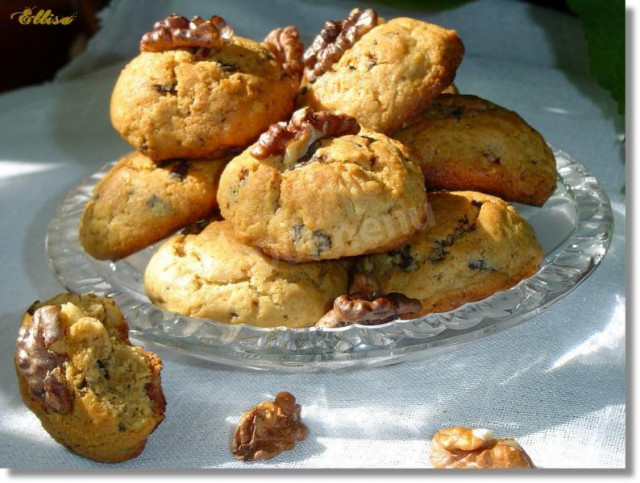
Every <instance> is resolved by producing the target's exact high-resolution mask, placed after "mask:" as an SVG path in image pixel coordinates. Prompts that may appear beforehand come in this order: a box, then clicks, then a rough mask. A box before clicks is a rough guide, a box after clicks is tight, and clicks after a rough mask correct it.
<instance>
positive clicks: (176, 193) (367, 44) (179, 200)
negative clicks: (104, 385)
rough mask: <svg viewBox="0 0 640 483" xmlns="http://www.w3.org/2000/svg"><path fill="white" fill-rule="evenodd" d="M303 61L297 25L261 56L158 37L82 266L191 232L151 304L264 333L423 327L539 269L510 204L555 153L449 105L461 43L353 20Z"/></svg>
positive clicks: (217, 25)
mask: <svg viewBox="0 0 640 483" xmlns="http://www.w3.org/2000/svg"><path fill="white" fill-rule="evenodd" d="M303 50H304V48H303V45H302V43H301V42H300V40H299V35H298V31H297V30H296V28H295V27H292V26H289V27H286V28H282V29H277V30H274V31H273V32H271V33H270V34H269V35H268V36H267V37H266V38H265V40H264V41H263V42H262V43H257V42H253V41H251V40H248V39H243V38H241V37H237V36H235V35H234V33H233V30H232V29H231V28H230V27H229V26H228V25H227V24H226V22H224V20H223V19H221V18H220V17H217V16H214V17H212V18H211V19H210V20H203V19H200V18H198V17H195V18H194V19H192V20H191V21H188V20H187V19H185V18H184V17H179V16H177V15H172V16H170V17H168V18H167V19H165V20H163V21H160V22H158V23H156V24H155V25H154V29H153V30H152V31H151V32H149V33H147V34H145V36H144V37H143V38H142V41H141V53H140V55H139V56H138V57H136V58H135V59H134V60H133V61H132V62H131V63H130V64H129V65H127V66H126V67H125V69H124V70H123V71H122V73H121V75H120V78H119V79H118V82H117V84H116V86H115V89H114V92H113V96H112V105H111V117H112V121H113V124H114V127H115V128H116V129H117V130H118V131H119V132H120V133H121V134H122V136H123V137H124V138H125V139H127V140H128V141H129V142H130V143H131V144H132V146H134V147H135V148H136V150H137V151H136V152H134V153H132V154H129V155H127V156H125V157H124V158H123V159H122V160H121V161H120V162H119V163H118V164H117V165H116V166H115V167H114V168H113V169H112V170H111V171H110V172H109V173H108V174H107V175H106V176H105V178H104V179H103V180H101V182H100V183H99V184H98V185H97V186H96V189H95V193H94V197H93V199H92V200H91V201H89V203H88V204H87V206H86V209H85V212H84V215H83V218H82V222H81V226H80V240H81V242H82V245H83V247H84V248H85V250H86V251H87V252H88V253H89V254H90V255H91V256H93V257H96V258H99V259H111V260H117V259H120V258H123V257H126V256H128V255H130V254H132V253H134V252H135V251H137V250H140V249H141V248H144V247H146V246H149V245H151V244H153V243H155V242H157V241H160V240H162V239H164V238H166V237H167V236H169V235H171V234H173V233H175V232H176V231H177V230H180V229H182V232H181V233H179V234H177V235H173V236H172V237H171V238H169V239H168V240H166V241H165V242H164V243H163V244H162V245H161V246H160V248H159V249H158V250H157V251H156V253H155V254H154V255H153V257H152V258H151V260H150V262H149V264H148V266H147V269H146V271H145V289H146V292H147V295H148V297H149V299H150V300H151V301H152V302H153V303H154V304H156V305H158V306H160V307H162V308H164V309H166V310H171V311H175V312H179V313H182V314H185V315H189V316H196V317H205V318H211V319H214V320H217V321H219V322H225V323H246V324H250V325H255V326H261V327H275V326H285V327H292V328H294V327H309V326H313V325H318V326H322V327H339V326H343V325H349V324H354V323H360V324H379V323H383V322H387V321H389V320H393V319H396V318H398V317H403V318H411V317H416V316H418V315H421V314H425V313H429V312H436V311H443V310H450V309H452V308H455V307H457V306H459V305H461V304H463V303H465V302H469V301H474V300H479V299H481V298H484V297H487V296H488V295H491V294H492V293H494V292H495V291H497V290H503V289H506V288H508V287H510V286H512V285H514V284H515V283H517V282H518V281H520V280H521V279H523V278H526V277H529V276H531V275H533V274H534V273H535V272H536V271H537V269H538V266H539V264H540V261H541V259H542V256H543V255H542V250H541V249H540V246H539V244H538V242H537V241H536V237H535V233H534V232H533V230H532V229H531V227H530V226H529V225H528V224H527V223H526V221H525V220H524V219H523V218H522V217H520V216H519V215H518V213H517V212H516V211H515V209H514V208H513V207H512V206H510V205H508V204H507V203H506V202H505V201H503V199H504V200H506V201H518V202H523V203H529V204H534V205H538V206H539V205H541V204H543V203H544V201H545V200H546V199H547V198H548V197H549V196H550V195H551V193H552V192H553V189H554V188H555V182H556V181H555V180H556V173H555V160H554V158H553V154H552V153H551V151H550V150H549V148H548V147H547V145H546V143H545V142H544V140H543V139H542V137H541V136H540V134H539V133H537V132H536V131H535V130H533V129H532V128H531V127H530V126H528V125H527V124H526V123H525V122H524V121H523V120H522V119H521V118H520V117H519V116H517V115H516V114H515V113H513V112H511V111H508V110H506V109H503V108H501V107H499V106H496V105H495V104H492V103H490V102H489V101H485V100H483V99H479V98H477V97H473V96H462V95H459V94H456V93H455V92H457V90H456V89H455V87H454V86H453V84H452V83H453V80H454V78H455V73H456V70H457V68H458V66H459V65H460V63H461V61H462V57H463V53H464V48H463V45H462V42H461V41H460V39H459V38H458V36H457V34H456V32H455V31H453V30H447V29H444V28H442V27H439V26H436V25H432V24H428V23H425V22H421V21H419V20H415V19H410V18H396V19H392V20H389V21H384V20H383V19H381V18H379V17H378V16H377V14H376V12H375V11H374V10H372V9H366V10H360V9H354V10H353V11H351V12H350V13H349V15H348V16H347V17H346V18H345V19H344V20H342V21H327V22H325V23H324V24H323V27H322V30H321V32H320V34H319V35H318V36H317V37H316V38H315V40H314V41H313V43H312V45H311V46H310V47H309V48H308V49H307V50H306V51H304V53H303ZM445 91H446V92H454V93H453V94H445V93H443V92H445ZM294 109H295V110H294ZM445 190H446V191H445ZM450 190H464V191H450ZM195 222H199V223H197V224H196V225H194V223H195Z"/></svg>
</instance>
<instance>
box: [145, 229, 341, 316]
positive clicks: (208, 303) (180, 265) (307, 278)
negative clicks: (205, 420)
mask: <svg viewBox="0 0 640 483" xmlns="http://www.w3.org/2000/svg"><path fill="white" fill-rule="evenodd" d="M144 283H145V290H146V293H147V296H148V297H149V299H150V300H151V301H152V302H153V303H154V304H156V305H158V306H159V307H161V308H163V309H166V310H171V311H174V312H179V313H181V314H185V315H189V316H193V317H203V318H210V319H214V320H216V321H218V322H224V323H229V324H240V323H246V324H249V325H254V326H258V327H278V326H285V327H310V326H312V325H314V324H315V323H316V321H317V320H318V319H319V318H320V317H322V315H324V313H325V312H326V310H327V305H328V304H331V302H332V301H333V299H334V298H335V297H337V296H338V295H340V294H341V293H345V291H346V290H347V284H348V275H347V271H346V269H345V267H344V266H343V265H342V264H341V263H340V262H332V261H329V262H316V263H300V264H290V263H287V262H284V261H279V260H274V259H272V258H269V257H267V256H265V255H264V254H262V253H261V252H260V251H259V250H257V249H255V248H253V247H251V246H248V245H245V244H243V243H241V242H240V241H238V240H237V239H236V237H235V235H234V233H233V229H232V227H231V225H230V224H229V222H228V221H219V222H213V223H211V224H209V225H208V226H207V227H206V228H205V229H204V230H203V231H202V232H201V233H199V234H197V235H176V236H174V237H172V238H170V239H169V240H168V241H166V242H165V243H164V244H163V245H162V246H161V247H160V248H159V249H158V251H157V252H156V253H155V254H154V255H153V257H152V258H151V260H150V261H149V264H148V265H147V269H146V271H145V275H144Z"/></svg>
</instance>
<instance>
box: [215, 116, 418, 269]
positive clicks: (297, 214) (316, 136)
mask: <svg viewBox="0 0 640 483" xmlns="http://www.w3.org/2000/svg"><path fill="white" fill-rule="evenodd" d="M333 128H335V129H336V130H333V131H332V130H331V129H333ZM343 128H344V129H343ZM325 129H329V130H328V131H326V130H325ZM356 133H357V134H356ZM218 204H219V205H220V211H221V213H222V216H223V217H224V218H225V219H228V220H229V222H230V223H231V224H232V225H233V226H234V228H235V231H236V235H237V236H238V237H239V238H240V239H241V240H243V241H244V242H246V243H248V244H251V245H255V246H257V247H260V249H261V250H263V251H264V252H265V253H267V254H269V255H271V256H274V257H278V258H282V259H285V260H290V261H311V260H327V259H336V258H341V257H347V256H352V255H360V254H363V253H375V252H383V251H387V250H390V249H392V248H395V247H397V246H399V245H402V244H403V243H404V242H405V241H406V240H408V239H409V238H410V237H411V236H413V234H414V233H416V232H417V231H418V230H419V229H420V228H421V227H422V226H423V225H424V223H425V222H426V210H425V208H426V194H425V189H424V183H423V180H422V175H421V174H420V170H419V169H418V167H417V166H416V165H415V164H414V163H413V162H412V161H411V160H410V159H409V157H408V154H407V151H406V149H405V147H404V146H403V145H401V144H400V143H398V142H396V141H394V140H392V139H390V138H388V137H387V136H385V135H383V134H379V133H375V132H373V131H368V130H365V129H362V130H360V127H359V126H358V124H357V123H356V122H355V120H354V119H353V118H351V117H349V116H344V115H335V114H331V113H328V112H317V113H313V112H311V110H310V109H308V108H306V109H301V110H299V111H296V113H295V114H294V116H293V117H292V119H291V120H290V121H289V123H288V124H285V123H280V124H278V125H274V126H272V127H271V128H270V130H269V131H268V132H267V133H265V134H264V135H263V136H261V138H260V141H259V142H258V143H257V144H256V145H254V146H252V147H250V148H248V149H247V150H245V151H244V152H243V153H242V154H240V155H239V156H237V157H235V158H234V159H233V160H231V161H230V162H229V164H228V165H227V167H226V168H225V170H224V171H223V173H222V177H221V178H220V189H219V190H218Z"/></svg>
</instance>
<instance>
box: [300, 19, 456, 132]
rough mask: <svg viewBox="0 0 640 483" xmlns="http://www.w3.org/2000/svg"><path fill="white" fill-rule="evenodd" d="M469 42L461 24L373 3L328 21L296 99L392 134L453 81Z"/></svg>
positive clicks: (307, 53) (308, 55) (306, 57)
mask: <svg viewBox="0 0 640 483" xmlns="http://www.w3.org/2000/svg"><path fill="white" fill-rule="evenodd" d="M463 54H464V47H463V45H462V42H461V41H460V39H459V38H458V35H457V33H456V31H455V30H447V29H445V28H442V27H439V26H437V25H433V24H429V23H425V22H421V21H419V20H415V19H411V18H404V17H402V18H395V19H392V20H390V21H389V22H384V21H382V20H381V19H379V18H378V16H377V14H376V13H375V11H374V10H372V9H366V10H360V9H354V10H352V11H351V13H350V14H349V15H348V16H347V18H345V19H344V20H343V21H338V20H334V21H327V22H325V23H324V25H323V27H322V30H321V32H320V34H319V35H318V36H317V37H316V38H315V40H314V41H313V44H312V45H311V46H310V47H309V48H308V49H307V50H306V51H305V53H304V56H303V60H304V63H305V71H304V77H303V82H302V89H301V91H300V94H299V97H298V100H297V104H298V105H299V106H310V107H312V108H313V109H315V110H328V111H335V112H340V113H344V114H349V115H351V116H353V117H355V118H356V119H357V120H358V122H359V123H360V124H361V125H362V126H363V127H367V128H368V129H371V130H373V131H377V132H382V133H391V132H393V131H395V130H396V129H398V128H400V127H401V126H402V125H403V124H404V123H405V122H406V121H407V120H408V119H410V118H411V117H413V116H414V115H416V114H417V113H418V112H420V111H421V110H422V109H424V108H425V107H426V106H427V105H428V104H429V103H430V102H431V101H432V100H433V99H434V98H435V97H436V96H437V95H438V94H440V93H441V92H442V91H443V90H444V89H445V88H446V87H447V86H449V85H450V84H451V83H452V82H453V80H454V78H455V74H456V70H457V69H458V66H459V65H460V63H461V62H462V56H463Z"/></svg>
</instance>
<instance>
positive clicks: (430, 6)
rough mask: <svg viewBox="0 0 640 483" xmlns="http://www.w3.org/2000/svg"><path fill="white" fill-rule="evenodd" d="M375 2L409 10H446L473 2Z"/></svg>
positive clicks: (407, 0)
mask: <svg viewBox="0 0 640 483" xmlns="http://www.w3.org/2000/svg"><path fill="white" fill-rule="evenodd" d="M376 1H377V2H378V3H384V4H386V5H391V6H392V7H397V8H406V9H410V10H446V9H448V8H455V7H459V6H460V5H462V4H465V3H469V2H474V1H475V0H374V2H376Z"/></svg>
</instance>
